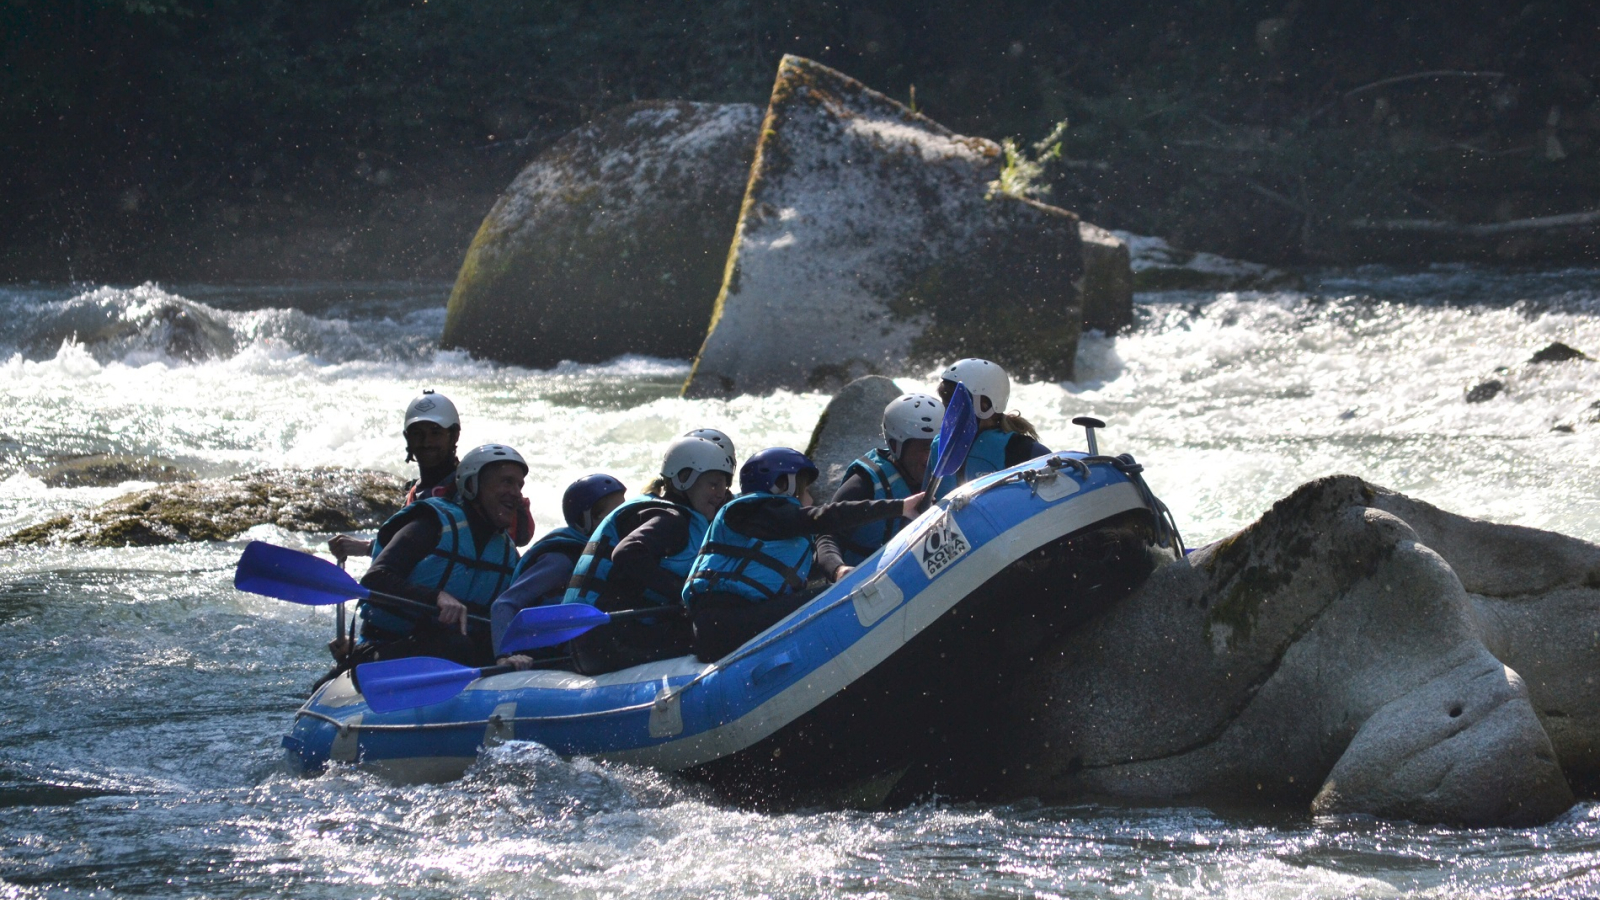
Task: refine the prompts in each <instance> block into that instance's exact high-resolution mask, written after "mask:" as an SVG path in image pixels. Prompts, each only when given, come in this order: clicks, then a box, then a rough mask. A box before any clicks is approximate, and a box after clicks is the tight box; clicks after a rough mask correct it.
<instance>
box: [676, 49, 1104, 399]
mask: <svg viewBox="0 0 1600 900" xmlns="http://www.w3.org/2000/svg"><path fill="white" fill-rule="evenodd" d="M1002 162H1003V154H1002V151H1001V148H1000V146H999V145H998V144H995V143H994V142H992V141H987V140H983V139H981V138H973V137H964V136H962V135H958V134H954V133H952V132H951V131H950V130H948V129H946V128H944V127H943V126H941V125H939V124H938V123H936V122H933V121H932V120H930V119H928V118H926V117H924V116H921V115H918V114H917V113H915V112H912V111H911V110H909V109H907V108H906V107H905V106H902V105H901V104H899V103H896V102H895V101H893V100H891V99H889V98H888V97H885V96H884V95H882V94H880V93H878V92H876V91H873V90H870V89H868V88H867V87H865V86H864V85H862V84H861V83H860V82H857V81H855V80H854V79H851V78H849V77H846V76H845V75H842V74H840V73H839V72H835V71H833V70H832V69H829V68H827V67H825V66H822V65H819V64H817V63H815V62H811V61H810V60H805V59H801V58H799V57H794V56H787V57H784V59H783V62H782V63H781V64H780V65H779V67H778V77H777V82H776V84H775V85H774V87H773V91H772V98H771V102H770V104H769V106H768V108H767V118H766V121H765V123H764V124H763V126H762V129H761V140H760V144H759V146H758V147H757V150H756V159H755V163H754V165H753V167H752V169H751V173H750V181H749V189H748V191H747V192H746V194H745V198H744V206H743V208H742V211H741V213H740V216H739V224H738V230H737V232H736V233H735V235H734V239H733V248H732V250H731V252H730V254H729V258H728V267H727V274H726V277H725V279H724V281H723V282H722V289H721V293H720V294H719V295H718V296H717V300H716V308H715V312H714V314H713V317H712V320H711V327H710V331H709V333H708V334H707V335H706V339H705V344H704V346H703V347H702V348H701V349H700V355H699V357H698V358H697V359H696V361H695V367H694V371H693V373H692V374H691V376H690V378H689V381H688V383H687V384H686V385H685V393H686V394H687V395H689V396H696V397H705V396H728V395H733V394H739V393H761V392H766V391H772V390H775V389H779V388H786V389H790V390H818V389H833V388H837V387H838V386H841V385H843V384H845V383H846V382H848V381H849V380H851V379H852V378H855V377H857V376H860V375H863V374H868V373H880V374H881V373H897V372H904V371H908V370H909V369H910V368H911V367H915V366H919V365H928V364H930V363H932V362H936V361H938V360H949V359H954V358H956V357H961V356H982V357H987V358H990V359H994V360H996V361H998V362H1000V363H1001V364H1003V365H1004V366H1005V367H1006V368H1007V369H1008V370H1009V371H1010V372H1011V373H1012V374H1013V375H1015V376H1017V377H1020V378H1025V379H1065V378H1070V377H1072V368H1073V359H1074V356H1075V354H1076V351H1077V341H1078V333H1079V329H1080V327H1081V323H1082V307H1081V304H1080V301H1079V294H1078V287H1077V282H1078V281H1079V279H1080V278H1081V277H1082V275H1083V244H1082V240H1081V238H1080V236H1079V231H1078V228H1079V222H1078V218H1077V217H1076V216H1074V215H1073V214H1072V213H1069V212H1066V211H1065V210H1061V209H1056V208H1055V207H1051V206H1046V205H1044V204H1040V203H1036V202H1033V201H1030V200H1027V199H1023V198H1019V197H1014V196H1010V195H1007V194H1004V193H1001V192H999V191H998V190H997V189H996V188H995V187H994V185H995V184H997V183H998V182H999V177H1000V174H1001V167H1002Z"/></svg>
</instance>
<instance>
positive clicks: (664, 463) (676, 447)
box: [661, 437, 735, 491]
mask: <svg viewBox="0 0 1600 900" xmlns="http://www.w3.org/2000/svg"><path fill="white" fill-rule="evenodd" d="M734 468H735V466H734V464H733V454H732V453H731V452H729V451H727V450H724V449H723V448H721V447H719V446H717V445H716V444H715V443H713V442H711V441H708V440H706V439H705V438H703V437H681V438H678V439H677V440H675V441H673V442H672V443H670V444H668V445H667V455H666V456H664V457H663V458H662V460H661V477H663V478H665V479H667V482H668V483H669V484H671V485H672V486H673V487H675V488H677V489H678V490H680V491H687V490H688V489H689V487H690V486H691V485H693V484H694V483H695V481H696V480H697V479H699V477H700V473H702V472H726V473H728V477H729V478H732V477H733V470H734Z"/></svg>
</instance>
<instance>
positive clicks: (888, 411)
mask: <svg viewBox="0 0 1600 900" xmlns="http://www.w3.org/2000/svg"><path fill="white" fill-rule="evenodd" d="M943 418H944V404H943V403H940V402H939V398H938V397H934V396H931V395H929V394H901V395H900V396H898V397H896V398H894V399H893V400H890V401H889V405H888V406H885V407H884V408H883V439H884V440H886V441H888V442H889V449H890V450H892V451H894V455H895V456H899V455H900V447H901V446H902V445H903V444H904V443H905V442H906V441H918V440H929V441H931V440H933V438H934V437H935V436H936V435H938V433H939V423H940V420H942V419H943Z"/></svg>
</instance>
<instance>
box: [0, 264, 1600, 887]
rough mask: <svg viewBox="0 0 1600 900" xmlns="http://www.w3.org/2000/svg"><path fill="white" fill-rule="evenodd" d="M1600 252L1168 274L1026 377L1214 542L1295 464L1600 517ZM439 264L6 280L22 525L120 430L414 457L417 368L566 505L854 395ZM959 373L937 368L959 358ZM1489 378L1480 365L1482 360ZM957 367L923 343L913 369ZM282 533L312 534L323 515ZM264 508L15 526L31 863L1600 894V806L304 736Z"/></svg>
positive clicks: (23, 880) (12, 679)
mask: <svg viewBox="0 0 1600 900" xmlns="http://www.w3.org/2000/svg"><path fill="white" fill-rule="evenodd" d="M1596 274H1597V273H1595V272H1593V271H1589V270H1563V271H1554V272H1499V271H1480V270H1473V269H1470V268H1461V267H1455V268H1452V267H1440V268H1437V269H1431V270H1426V271H1422V272H1411V273H1404V272H1393V271H1388V270H1356V271H1346V272H1334V273H1324V274H1321V275H1318V276H1316V277H1314V278H1313V279H1312V284H1311V286H1310V288H1309V289H1308V290H1306V291H1303V292H1280V293H1273V294H1205V293H1192V292H1190V293H1170V294H1153V295H1145V296H1141V297H1140V298H1139V301H1140V325H1139V326H1138V327H1137V328H1136V329H1135V330H1134V331H1133V332H1131V333H1129V334H1125V335H1121V336H1118V337H1115V338H1107V337H1103V336H1099V335H1089V336H1086V337H1085V339H1084V341H1083V343H1082V345H1081V346H1080V350H1079V366H1078V379H1077V381H1076V382H1073V383H1068V384H1059V385H1058V384H1022V385H1016V386H1015V387H1014V390H1013V394H1012V397H1013V399H1012V403H1011V404H1010V405H1011V406H1012V407H1013V408H1014V409H1016V410H1018V411H1020V412H1022V413H1023V414H1024V415H1026V416H1027V417H1028V418H1029V419H1030V420H1032V421H1033V422H1034V423H1035V424H1036V425H1038V426H1039V428H1040V431H1041V436H1042V438H1043V440H1044V442H1045V443H1046V444H1048V445H1050V446H1052V447H1057V448H1076V447H1081V446H1082V445H1083V443H1082V442H1083V438H1082V434H1081V431H1080V430H1079V429H1078V428H1076V427H1075V426H1073V425H1071V419H1072V418H1073V417H1074V416H1078V415H1086V414H1088V415H1095V416H1098V417H1100V418H1103V419H1105V420H1107V421H1108V423H1109V427H1108V428H1107V430H1106V431H1105V432H1104V434H1103V435H1102V437H1101V445H1102V447H1104V448H1106V449H1108V450H1110V451H1112V452H1130V453H1133V454H1134V455H1136V456H1137V457H1138V458H1139V459H1140V461H1142V462H1143V463H1145V465H1146V466H1147V467H1148V472H1147V475H1148V478H1149V481H1150V483H1151V485H1152V487H1153V488H1154V489H1155V490H1156V492H1157V493H1158V494H1159V495H1161V496H1162V497H1163V498H1164V499H1165V500H1166V501H1167V503H1168V504H1169V505H1170V506H1171V507H1172V508H1173V510H1174V513H1175V515H1176V517H1177V519H1178V522H1179V524H1180V525H1181V526H1182V527H1183V528H1184V530H1185V532H1186V534H1187V535H1188V537H1189V539H1190V542H1191V544H1198V543H1201V542H1204V541H1209V540H1214V539H1217V538H1220V537H1223V536H1225V535H1227V534H1228V533H1230V532H1232V531H1234V530H1236V529H1238V528H1239V527H1241V526H1243V525H1245V524H1247V523H1249V522H1250V521H1252V520H1253V519H1254V518H1255V517H1257V516H1258V515H1260V513H1261V512H1262V511H1263V510H1264V509H1266V508H1267V507H1268V506H1270V505H1271V503H1273V502H1274V501H1275V500H1277V499H1278V498H1280V497H1282V496H1284V495H1285V494H1287V493H1288V492H1289V491H1291V490H1293V489H1294V487H1295V486H1297V485H1299V484H1301V483H1303V482H1305V481H1307V480H1310V479H1313V478H1317V477H1320V476H1323V475H1328V474H1331V473H1335V472H1349V473H1353V474H1356V475H1360V476H1362V477H1365V478H1368V479H1369V480H1371V481H1373V482H1375V483H1378V484H1381V485H1384V486H1387V487H1390V488H1393V489H1396V490H1400V491H1404V492H1407V493H1410V494H1412V495H1414V496H1417V497H1419V498H1421V499H1424V500H1427V501H1429V502H1432V503H1435V504H1437V505H1439V506H1442V507H1444V508H1447V509H1451V510H1454V511H1458V512H1463V513H1467V514H1470V515H1476V516H1481V517H1485V518H1490V519H1494V520H1498V521H1504V522H1516V523H1520V524H1525V525H1532V526H1537V527H1543V528H1551V529H1555V530H1558V531H1563V532H1567V533H1570V534H1574V535H1578V536H1581V537H1584V538H1588V539H1591V540H1594V539H1600V524H1597V523H1600V515H1597V513H1600V507H1597V505H1596V496H1597V493H1600V492H1597V490H1596V488H1597V487H1600V470H1597V463H1596V459H1597V454H1596V452H1595V451H1596V449H1597V446H1596V443H1597V436H1600V424H1597V423H1596V421H1595V419H1596V417H1597V413H1600V410H1597V409H1596V408H1595V404H1596V403H1597V401H1600V363H1594V362H1587V361H1584V360H1573V361H1569V362H1561V363H1550V364H1542V365H1533V364H1530V363H1529V362H1528V359H1529V357H1530V356H1531V355H1532V354H1533V353H1534V352H1535V351H1536V350H1538V349H1540V348H1542V347H1544V346H1546V345H1547V344H1549V343H1551V342H1552V341H1560V342H1563V343H1566V344H1569V345H1571V346H1573V347H1576V348H1578V349H1580V350H1583V351H1585V352H1588V353H1590V354H1596V355H1600V286H1597V285H1600V279H1597V278H1596ZM447 292H448V285H438V284H431V285H430V284H423V285H417V284H380V285H289V286H270V287H259V288H228V287H216V286H193V287H182V288H176V287H173V288H168V287H160V286H155V285H147V286H142V287H139V288H131V289H127V288H107V287H102V288H95V289H71V288H12V289H0V369H3V371H4V375H5V378H6V381H7V384H8V386H9V388H10V390H9V394H10V396H11V397H12V399H13V403H12V408H11V410H10V414H9V415H8V417H7V418H6V421H5V422H4V424H3V425H0V485H3V486H4V490H0V532H7V531H11V530H13V529H15V528H18V527H22V526H26V525H30V524H34V523H37V522H41V521H44V520H45V519H47V518H49V517H51V516H54V515H59V514H62V513H66V512H72V511H75V510H81V509H87V508H91V507H93V506H95V505H96V504H99V503H101V502H104V501H105V500H107V499H110V498H111V497H114V496H117V495H119V494H121V493H124V492H126V491H127V490H129V489H132V488H134V487H138V486H142V485H143V484H144V483H142V482H130V483H125V484H120V485H73V484H67V483H61V482H59V481H58V480H53V479H52V476H51V474H50V473H51V471H52V467H53V466H55V465H58V464H60V463H64V462H68V461H70V460H72V459H74V458H78V457H83V456H88V455H106V456H110V457H117V458H130V459H136V460H143V461H146V462H149V463H159V464H161V465H168V466H171V467H173V468H175V469H177V470H180V471H182V472H187V473H193V474H196V475H201V476H211V475H221V474H229V473H233V472H239V471H246V470H250V469H256V468H261V467H269V466H293V467H303V466H316V465H331V466H346V467H370V468H380V469H385V470H388V471H391V472H395V473H397V474H403V473H406V472H407V466H406V464H405V462H404V457H405V453H404V448H403V445H402V443H401V440H400V435H399V431H400V420H401V411H402V409H403V408H404V406H405V403H406V402H407V401H408V400H409V399H410V398H411V397H413V396H415V395H416V393H417V392H418V391H419V390H420V389H421V388H423V387H436V388H438V389H439V390H441V391H443V392H445V393H447V394H448V395H449V396H450V397H451V398H452V399H453V400H454V401H455V402H456V404H457V405H458V407H459V408H460V409H461V411H462V416H463V422H464V427H463V437H462V443H463V445H464V446H471V445H475V444H477V443H482V442H486V441H491V440H492V441H500V442H505V443H509V444H512V445H513V446H516V447H517V448H518V449H519V450H521V451H522V452H523V454H524V455H525V456H527V458H528V459H529V461H530V463H531V464H532V468H533V472H532V475H531V477H530V479H529V494H530V496H531V498H532V502H533V508H534V513H535V517H536V518H537V519H538V520H539V522H540V527H541V529H547V528H549V527H551V526H552V525H553V524H555V523H557V522H558V521H559V518H560V502H559V501H560V493H561V490H562V489H563V488H564V486H565V485H566V484H567V483H568V482H569V481H570V480H571V479H573V478H575V477H577V476H579V475H582V474H584V473H587V472H590V471H597V470H603V471H609V472H611V473H613V474H615V475H618V476H619V477H621V478H623V479H624V481H626V482H627V483H629V484H630V485H633V486H642V485H643V484H644V483H645V482H646V481H647V480H648V479H649V477H650V476H651V475H652V473H653V471H654V467H655V465H656V463H657V461H658V454H659V453H660V450H661V448H662V446H663V445H664V444H665V443H666V442H667V441H668V440H670V439H671V438H672V437H674V436H676V435H678V434H681V433H682V432H684V431H686V430H688V429H690V428H694V427H699V426H713V427H718V428H722V429H724V430H726V431H728V432H729V433H730V434H732V435H733V437H734V439H735V441H736V442H737V443H738V446H739V448H740V452H741V455H748V454H749V453H750V452H752V451H754V450H756V449H760V448H761V447H765V446H770V445H792V446H798V447H802V448H803V447H804V446H805V445H806V443H807V442H808V440H809V437H810V434H811V430H812V428H813V426H814V424H815V422H816V419H817V416H818V414H819V413H820V412H821V410H822V408H823V406H824V405H825V404H826V402H827V397H826V396H824V395H821V394H815V393H800V394H794V393H785V392H780V393H778V394H776V395H773V396H768V397H739V398H734V399H730V400H725V401H724V400H700V401H689V400H684V399H681V398H679V397H678V396H677V389H678V387H679V385H680V384H681V382H682V380H683V378H684V377H685V376H686V375H687V373H688V365H687V363H686V362H685V361H677V360H660V359H652V358H647V357H628V358H624V359H620V360H614V361H611V362H609V363H604V364H599V365H587V364H564V365H562V366H559V367H556V368H555V369H551V370H547V371H532V370H526V369H521V368H517V367H511V366H498V365H493V364H489V363H485V362H481V361H475V360H472V359H470V358H468V357H467V356H465V355H463V354H461V353H458V352H450V351H439V350H436V349H435V348H434V340H435V337H436V335H437V334H438V333H439V329H440V327H441V325H442V321H443V311H442V304H443V300H444V297H445V295H446V294H447ZM930 374H931V373H930ZM1489 380H1497V381H1499V382H1501V383H1502V385H1503V390H1502V391H1501V392H1500V393H1499V394H1498V395H1497V396H1495V397H1493V398H1492V399H1489V400H1487V401H1485V402H1482V403H1470V404H1469V403H1467V402H1466V394H1467V391H1468V390H1469V389H1471V388H1473V387H1474V386H1476V385H1479V384H1481V383H1483V382H1485V381H1489ZM900 384H901V385H902V386H903V387H904V388H906V389H929V388H931V387H932V385H931V381H930V380H928V379H927V378H924V379H918V378H902V379H900ZM246 537H260V538H264V539H269V540H273V541H275V542H278V543H284V544H288V545H290V546H297V547H303V548H315V547H316V546H317V545H318V543H319V542H320V541H322V540H324V539H325V538H326V536H325V535H294V534H283V533H280V532H278V531H277V530H276V529H275V528H271V527H263V528H259V529H256V530H254V531H252V533H251V534H250V535H249V536H246ZM246 537H241V538H240V539H239V540H238V541H234V542H228V543H222V544H207V545H189V546H174V547H156V548H128V549H116V550H91V551H82V550H74V549H68V548H51V549H43V550H26V551H19V550H0V565H3V572H4V577H3V579H0V660H3V662H0V684H4V685H5V686H6V687H7V690H5V691H3V692H0V723H4V726H5V728H6V729H7V740H6V741H5V742H4V746H3V747H0V897H35V896H40V897H42V896H66V895H68V894H71V895H74V896H77V895H90V896H127V895H135V894H138V895H158V896H185V897H212V896H263V895H280V896H294V897H329V898H343V897H378V896H384V897H405V898H433V897H439V898H446V897H449V898H455V897H615V896H623V895H627V896H650V897H684V898H689V897H695V898H698V897H746V896H771V897H817V896H825V897H840V896H851V897H967V896H1004V897H1012V896H1017V897H1074V898H1112V897H1114V898H1201V897H1206V898H1210V897H1229V898H1251V900H1268V898H1274V900H1275V898H1288V897H1327V898H1334V897H1371V898H1382V897H1397V896H1422V897H1441V898H1443V897H1461V896H1475V897H1496V898H1499V897H1506V898H1510V897H1572V896H1593V895H1596V894H1597V893H1600V874H1597V873H1600V808H1597V807H1596V806H1595V805H1594V804H1592V803H1586V804H1582V805H1580V806H1578V807H1577V808H1575V809H1574V810H1573V811H1572V812H1570V813H1568V814H1567V816H1565V817H1564V818H1562V819H1560V820H1558V821H1557V822H1555V823H1552V824H1550V825H1548V826H1545V827H1542V828H1535V829H1524V830H1495V829H1489V830H1476V831H1452V830H1449V829H1436V828H1425V827H1420V826H1412V825H1407V824H1404V823H1379V822H1374V821H1369V820H1361V819H1354V820H1329V821H1314V820H1312V819H1311V818H1310V817H1309V816H1308V815H1307V814H1306V813H1305V812H1304V811H1303V810H1285V811H1281V812H1278V813H1263V812H1260V811H1215V810H1205V809H1194V808H1171V809H1129V808H1120V807H1108V806H1095V805H1084V806H1067V807H1063V806H1049V805H1041V804H1039V803H1037V802H1023V803H1017V804H1013V805H1006V806H980V805H951V804H946V803H940V802H928V803H925V804H922V805H918V806H914V807H911V808H908V809H902V810H893V811H850V810H820V809H815V810H801V811H796V812H789V813H782V814H775V813H764V812H753V811H748V810H741V809H737V808H733V807H730V806H728V805H726V804H724V803H721V802H719V801H717V800H716V799H714V798H712V797H711V796H710V795H709V794H707V793H706V792H705V791H704V790H703V789H701V788H699V787H697V786H695V785H693V784H688V783H685V782H683V781H681V780H679V779H677V778H674V777H672V776H669V775H664V774H661V773H658V772H653V771H649V770H639V769H633V768H629V767H625V766H615V765H608V764H601V763H597V762H594V761H590V760H582V759H579V760H561V759H559V758H556V757H554V756H553V755H552V754H550V753H549V752H548V751H546V750H544V749H543V748H541V747H538V746H535V745H528V744H509V745H505V746H502V747H498V748H494V749H492V750H489V751H486V752H485V753H484V754H483V756H482V757H481V758H480V760H479V761H478V763H477V764H476V765H475V766H474V767H473V769H472V770H471V771H470V772H469V773H468V775H467V776H466V777H465V778H464V779H462V780H460V781H458V782H453V783H449V784H441V785H419V786H399V785H394V784H389V783H386V782H383V781H381V780H379V779H377V778H375V777H373V776H371V775H368V774H366V773H363V772H360V771H354V770H349V769H335V770H334V771H331V772H330V773H328V774H326V775H324V776H322V777H319V778H311V779H302V778H296V777H291V776H288V775H286V774H284V773H283V772H281V771H280V770H279V768H278V765H277V760H278V758H279V753H280V750H279V744H278V740H279V737H280V735H281V734H282V733H283V732H284V731H285V730H286V728H287V727H288V724H289V720H290V716H291V714H292V711H293V709H294V708H295V706H296V705H297V704H298V702H299V701H300V700H301V699H302V698H303V696H304V691H305V688H306V686H307V684H309V682H310V681H311V680H312V679H313V678H315V677H316V675H318V674H320V671H321V670H322V669H323V668H324V667H325V666H326V659H327V657H326V654H325V652H324V650H323V649H322V645H323V643H324V642H325V641H326V640H327V639H328V638H329V637H330V636H331V635H330V632H331V629H332V614H331V612H330V611H329V610H327V609H313V608H306V607H299V606H294V605H291V604H284V603H280V602H277V601H273V600H269V599H266V598H263V597H257V596H253V595H248V594H242V593H239V592H237V591H234V590H233V589H232V587H231V576H232V565H233V562H234V561H235V560H236V559H237V556H238V552H239V550H240V548H241V546H242V541H243V540H244V539H246Z"/></svg>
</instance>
